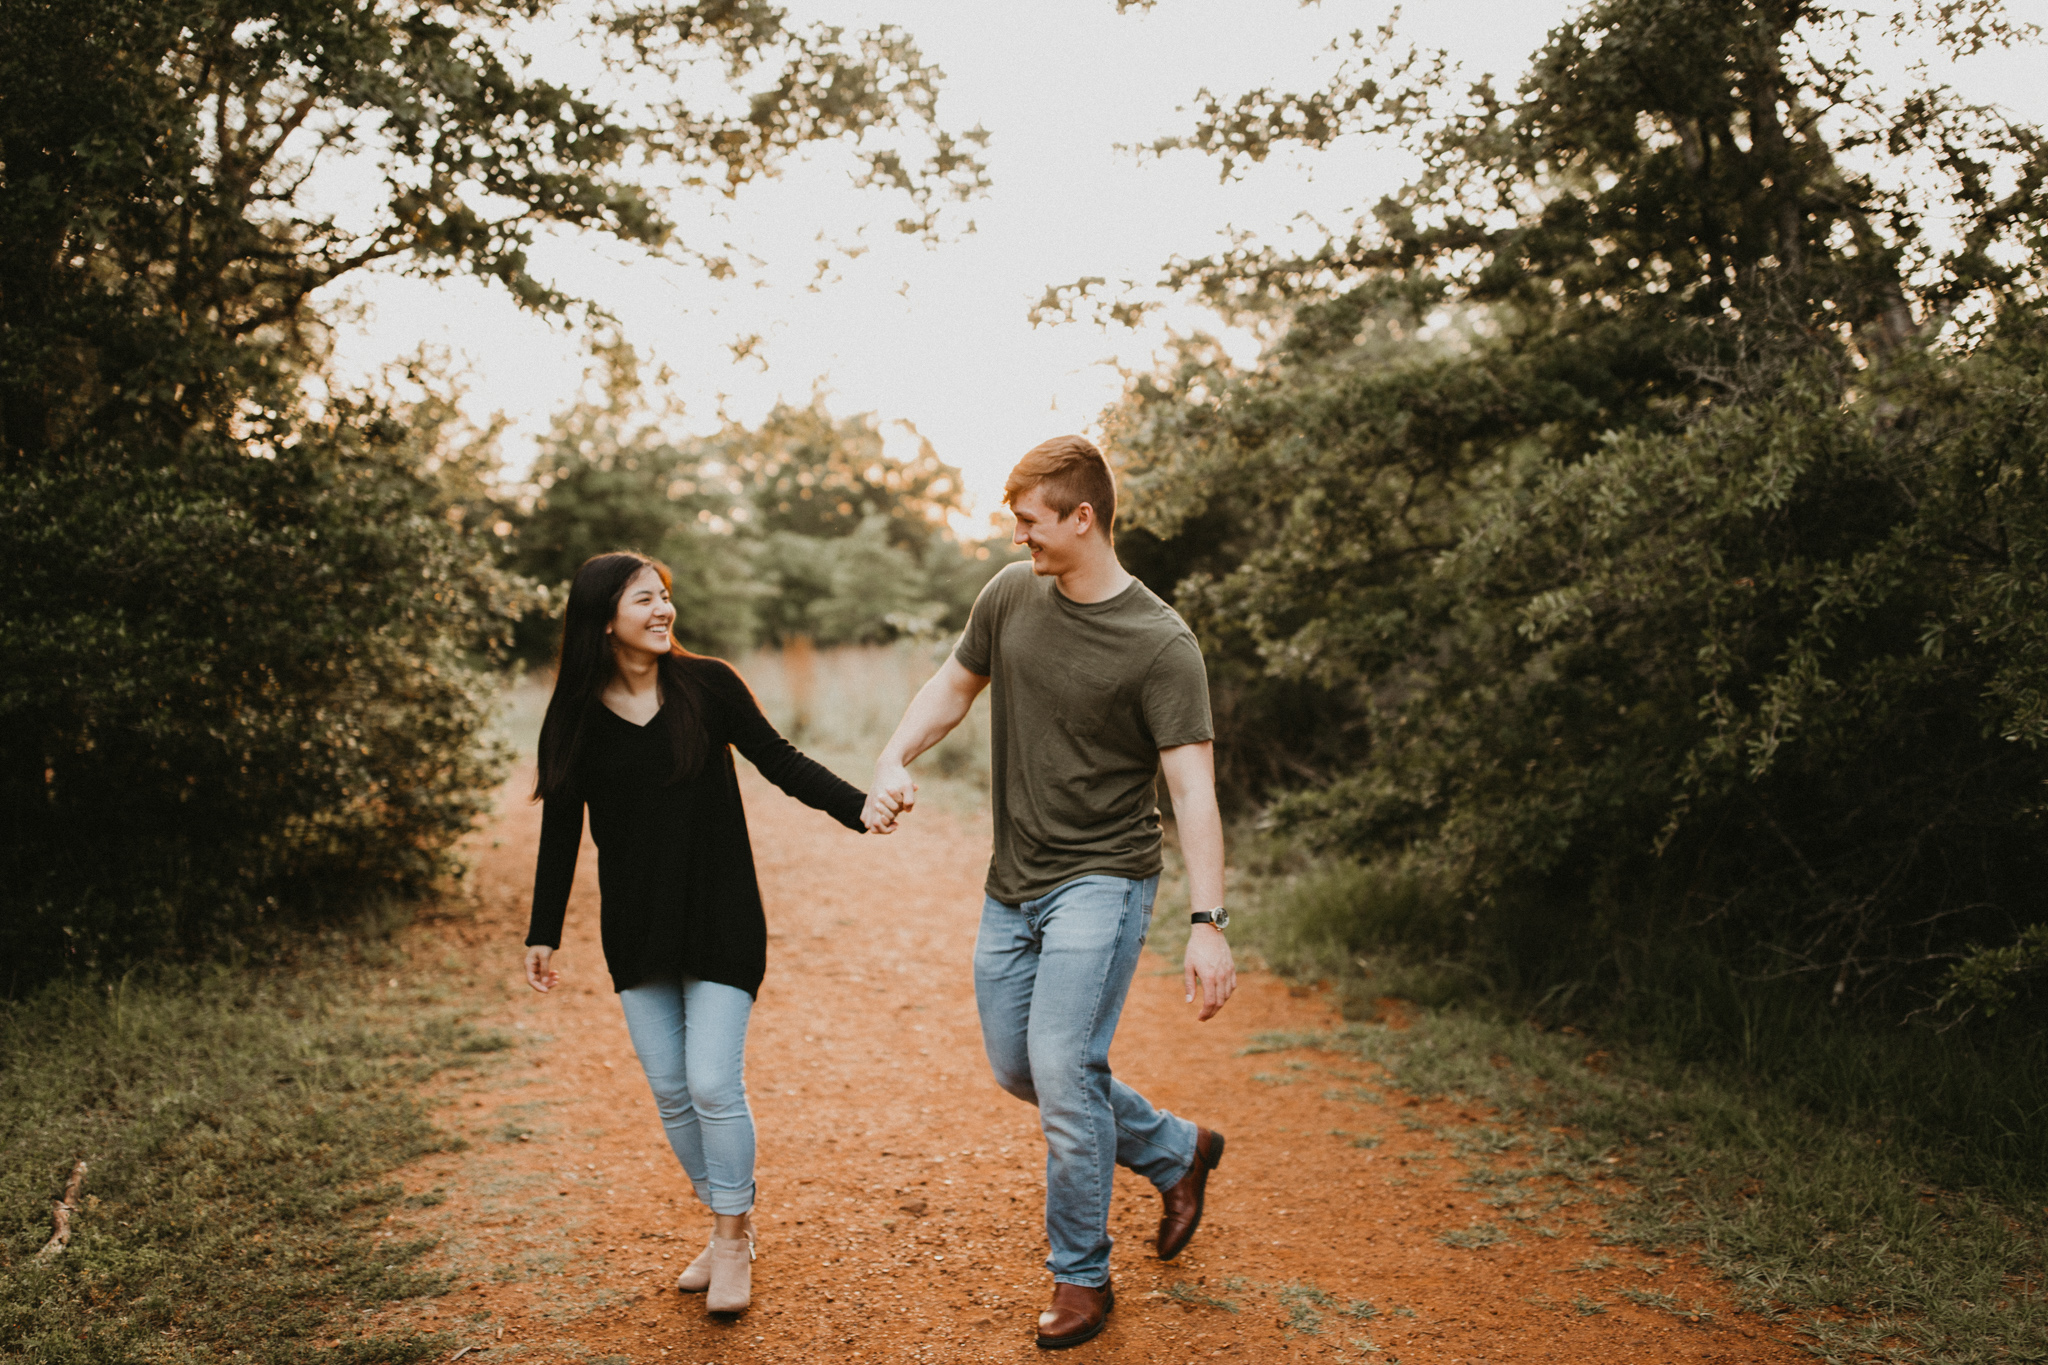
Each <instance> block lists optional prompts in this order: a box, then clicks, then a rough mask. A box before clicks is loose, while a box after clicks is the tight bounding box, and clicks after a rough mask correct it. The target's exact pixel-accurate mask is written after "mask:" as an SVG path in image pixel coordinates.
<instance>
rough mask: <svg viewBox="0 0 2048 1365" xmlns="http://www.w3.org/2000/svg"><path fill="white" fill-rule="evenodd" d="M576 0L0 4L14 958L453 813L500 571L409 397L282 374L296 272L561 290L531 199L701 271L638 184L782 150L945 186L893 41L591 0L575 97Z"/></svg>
mask: <svg viewBox="0 0 2048 1365" xmlns="http://www.w3.org/2000/svg"><path fill="white" fill-rule="evenodd" d="M571 13H572V12H571V11H570V10H569V9H568V8H567V7H566V6H563V5H560V4H557V3H553V2H552V0H349V3H343V4H339V5H337V4H304V3H281V4H270V5H262V4H247V3H235V2H233V0H172V2H171V3H155V2H154V0H152V2H151V3H141V2H140V0H81V2H80V3H69V0H66V3H56V2H55V0H20V3H10V4H8V5H7V6H5V7H0V530H4V534H5V535H6V537H7V543H8V545H9V546H10V554H9V555H8V556H7V558H6V560H5V563H4V566H0V601H4V603H5V607H6V613H7V614H6V624H5V630H4V634H0V641H4V646H5V659H4V662H5V668H4V669H0V672H4V673H5V675H6V679H7V681H6V686H5V688H4V690H0V721H4V723H0V803H4V809H5V823H6V828H7V829H8V831H9V837H8V839H7V840H6V848H5V854H4V858H5V862H4V865H0V880H4V883H5V885H4V888H0V898H4V909H0V925H4V927H0V945H4V947H5V949H6V951H7V955H8V961H9V970H10V973H13V974H14V975H13V976H12V977H11V979H12V980H15V981H25V980H32V979H34V978H35V977H36V976H37V975H39V974H41V973H43V972H46V971H49V970H55V969H59V968H62V967H64V966H65V965H67V964H68V965H74V966H76V965H90V964H92V963H94V962H97V963H100V964H105V963H109V962H112V961H115V960H118V959H119V958H120V957H121V956H123V955H133V954H136V953H143V952H152V951H172V950H185V951H196V950H205V949H207V948H209V947H211V946H214V945H216V944H217V943H218V942H219V941H220V939H221V937H222V936H223V935H227V934H232V933H235V932H239V931H240V929H241V928H243V927H245V926H247V925H248V924H249V923H250V922H251V921H252V920H255V919H257V918H259V917H277V916H284V915H289V914H293V913H299V914H324V913H338V912H340V911H342V910H345V909H347V908H348V907H350V906H352V905H354V904H358V903H360V901H361V899H362V898H363V897H364V896H365V895H371V894H377V893H380V892H399V893H405V892H410V891H416V890H418V889H419V888H420V887H421V886H423V885H424V884H425V883H426V882H427V881H428V880H429V879H430V878H431V877H432V876H433V875H435V873H436V872H437V871H438V870H439V869H441V868H442V867H443V866H445V854H446V851H447V850H448V848H449V847H450V846H451V844H452V843H453V841H454V840H455V839H456V838H457V837H458V836H459V835H460V834H461V833H462V831H463V830H464V829H465V828H467V826H468V823H469V821H470V819H471V817H472V816H473V814H474V813H475V812H476V810H477V809H478V808H479V807H478V802H479V800H480V799H481V798H480V796H479V793H480V791H481V790H482V789H483V788H484V787H486V786H487V785H488V783H489V781H490V780H491V773H492V769H491V765H490V764H489V763H488V762H485V761H484V760H483V757H482V756H481V750H480V745H481V743H482V737H483V735H484V730H485V724H486V721H487V717H488V695H487V689H486V687H485V686H484V680H483V678H482V675H480V674H479V673H478V672H477V671H476V667H475V662H476V661H477V660H478V659H481V658H483V657H485V656H486V654H487V652H488V651H489V650H490V649H493V648H497V647H500V646H501V645H502V644H503V643H504V641H505V640H506V638H507V636H508V635H509V627H510V624H511V620H512V618H514V617H516V616H517V615H518V614H519V613H520V612H521V611H522V610H523V607H524V602H523V601H522V600H521V593H520V590H519V589H518V586H517V585H516V584H515V583H514V582H513V581H512V580H510V579H508V578H507V577H506V576H505V575H504V574H503V573H501V572H500V571H499V570H498V569H496V568H495V567H494V561H495V558H496V546H495V543H494V542H495V541H496V539H497V537H495V536H494V535H492V534H490V533H489V529H488V527H487V526H484V525H481V524H479V517H478V515H477V514H478V513H479V512H480V511H481V510H482V509H483V505H484V503H485V502H487V499H484V498H483V497H482V495H481V493H480V491H479V489H478V488H477V487H476V486H475V483H476V480H475V479H474V478H473V477H472V476H473V474H474V472H475V471H474V470H466V469H465V462H464V458H463V453H462V452H461V451H459V450H456V449H453V448H451V446H450V441H451V440H452V439H453V437H452V436H451V434H450V431H449V429H448V428H447V427H446V425H445V423H444V422H442V421H441V414H439V413H438V410H436V409H435V408H434V405H433V404H428V405H426V406H425V407H420V406H417V405H415V406H408V405H405V404H400V403H395V402H393V401H390V400H389V399H388V398H379V397H377V396H375V395H350V394H347V393H331V394H328V395H327V396H325V397H324V398H323V399H322V400H321V402H320V403H318V404H317V405H316V404H314V403H312V402H310V401H309V400H308V398H307V393H306V387H305V382H306V380H307V379H309V378H311V377H318V376H320V371H321V362H322V337H323V333H322V330H321V325H320V324H321V311H320V307H319V305H318V297H319V291H320V290H322V289H323V288H325V287H326V286H328V285H330V284H332V283H334V282H335V281H337V280H340V279H342V278H344V277H346V276H348V275H349V274H350V273H351V272H355V271H359V270H363V269H366V268H369V267H372V266H381V267H382V268H385V269H399V270H406V271H411V272H413V273H417V274H422V275H426V276H443V275H449V274H454V273H458V272H460V273H468V274H472V275H475V276H479V277H481V278H483V279H485V280H487V281H491V282H494V283H496V284H498V285H502V286H503V287H504V288H505V289H506V290H507V291H508V292H509V293H510V294H511V296H512V297H513V298H514V299H516V300H517V301H518V302H519V303H520V304H521V305H522V306H524V307H527V308H530V309H535V310H538V311H542V312H547V313H555V314H565V313H570V312H572V311H574V310H575V309H576V308H577V307H578V305H577V303H576V301H575V300H572V299H569V298H567V297H565V296H564V295H563V294H561V293H560V292H559V291H557V290H556V289H554V288H553V287H552V286H551V285H550V284H549V283H548V282H547V281H545V280H541V279H537V278H535V277H534V275H533V274H532V273H531V270H530V268H529V262H528V257H527V249H528V247H529V246H530V244H531V243H532V241H533V240H534V237H535V234H536V233H537V232H539V231H541V230H543V229H549V228H562V229H581V230H591V231H598V232H603V233H607V234H609V235H611V236H613V237H615V238H618V239H620V240H623V241H626V242H630V243H634V244H637V245H639V246H641V247H644V248H645V249H647V250H649V251H652V252H659V253H662V254H665V255H667V256H669V257H672V258H675V259H680V260H695V261H698V262H700V263H701V264H702V265H703V266H704V267H705V268H707V269H710V270H712V271H714V272H720V271H725V270H728V269H730V268H731V267H730V265H729V263H727V262H725V261H724V260H722V259H721V258H720V257H719V256H717V255H716V254H715V253H713V252H710V251H707V250H706V249H705V248H704V245H703V244H701V243H692V242H689V241H686V240H683V238H682V235H681V234H680V233H679V232H678V230H677V228H676V226H675V221H674V216H673V215H672V214H671V212H670V211H669V210H668V209H667V208H666V207H665V200H664V196H663V195H662V194H661V193H660V192H659V191H658V190H657V189H656V188H654V186H656V185H657V184H658V183H660V182H663V181H667V182H672V183H673V184H674V185H676V186H677V188H678V192H680V193H708V194H714V195H716V194H732V193H737V192H739V191H740V190H742V189H743V188H744V186H745V185H746V184H748V183H749V182H750V181H753V180H756V179H759V178H761V177H763V176H770V175H773V174H775V173H776V170H777V168H778V166H779V165H780V164H781V162H782V161H783V159H784V158H785V157H786V156H787V155H788V154H789V153H790V152H791V151H793V150H794V149H796V148H798V147H800V146H802V145H805V144H808V143H814V142H819V141H837V142H841V143H844V144H846V146H847V147H848V150H849V154H850V155H851V156H853V157H854V158H855V159H856V160H857V162H858V163H859V164H860V165H861V166H862V167H863V174H864V176H865V178H866V180H867V182H868V183H870V184H871V185H874V186H877V187H879V188H882V189H885V190H889V191H891V192H893V193H896V194H898V195H900V196H902V197H904V198H905V199H906V200H907V202H908V204H909V205H910V208H909V211H908V213H906V214H905V216H904V219H903V222H902V223H901V224H899V226H902V227H904V228H905V229H906V230H908V231H917V232H929V231H932V230H933V224H934V221H935V220H934V217H933V215H934V213H935V211H936V206H937V205H938V203H939V202H940V201H941V200H943V199H944V198H946V197H948V196H950V195H953V194H956V193H958V194H965V193H971V192H972V191H973V190H974V188H975V187H976V186H977V185H978V184H979V183H980V174H981V172H980V166H979V163H978V162H977V161H976V160H975V159H974V157H973V155H972V153H971V150H969V146H968V145H967V144H971V142H972V141H973V140H974V139H975V138H978V137H979V134H973V135H970V136H969V138H967V139H966V140H965V141H964V142H963V140H961V139H955V138H954V137H952V136H951V135H949V134H947V133H945V132H943V131H942V130H940V129H939V128H938V127H937V125H936V123H935V121H934V99H935V95H936V81H937V73H936V72H935V71H933V70H932V69H931V68H929V67H928V66H926V65H925V64H924V62H923V61H922V59H921V58H920V57H919V55H918V53H917V51H916V48H915V46H914V45H913V44H912V43H911V42H910V40H909V39H908V38H907V36H906V35H904V34H902V33H901V32H900V31H897V30H893V29H881V30H877V31H875V32H872V33H850V32H847V31H845V30H842V29H836V28H831V27H825V26H816V27H809V28H803V27H798V26H796V25H793V24H792V23H790V22H789V20H788V18H787V16H786V14H785V13H784V11H782V10H781V9H780V8H778V7H776V6H774V5H772V4H767V3H760V2H759V0H720V2H719V3H710V4H700V5H689V4H668V3H661V2H660V0H650V2H649V3H631V0H600V2H599V4H598V5H597V6H596V7H595V9H594V11H589V12H586V11H583V10H577V11H575V12H574V18H575V19H577V20H581V21H582V22H581V27H580V28H579V29H578V30H577V32H578V34H579V36H580V37H582V38H583V39H584V40H586V41H587V43H588V44H589V45H590V46H591V48H592V49H593V50H594V51H596V52H597V53H598V54H599V56H600V58H601V60H602V62H603V64H604V76H603V78H602V80H601V81H600V82H599V85H600V86H601V87H602V89H603V90H604V91H605V92H609V93H602V94H601V93H598V91H597V90H595V89H586V88H582V87H579V86H577V85H575V84H573V83H570V82H565V81H561V80H555V79H550V78H548V77H547V76H546V75H545V74H543V73H544V72H545V70H546V68H547V66H548V62H547V60H546V57H547V51H546V45H547V44H548V43H549V42H551V41H553V40H554V39H556V38H559V37H560V36H562V34H563V33H564V32H565V27H564V26H565V24H567V23H568V22H571ZM536 44H538V45H539V46H538V47H536V46H535V45H536ZM692 73H695V75H696V77H697V78H692V79H685V77H690V76H692ZM706 73H710V74H712V79H710V80H708V81H707V80H705V79H702V78H701V77H702V76H703V75H704V74H706ZM685 91H687V92H688V93H687V94H685V93H681V92H685ZM337 173H339V174H341V175H342V176H343V177H344V178H347V179H348V180H349V183H350V184H351V185H352V186H355V187H358V188H359V187H360V186H363V185H368V186H369V187H370V189H369V192H367V193H354V194H350V195H343V194H342V193H340V189H339V185H338V183H337V182H334V181H333V180H331V179H330V177H331V176H333V175H334V174H337Z"/></svg>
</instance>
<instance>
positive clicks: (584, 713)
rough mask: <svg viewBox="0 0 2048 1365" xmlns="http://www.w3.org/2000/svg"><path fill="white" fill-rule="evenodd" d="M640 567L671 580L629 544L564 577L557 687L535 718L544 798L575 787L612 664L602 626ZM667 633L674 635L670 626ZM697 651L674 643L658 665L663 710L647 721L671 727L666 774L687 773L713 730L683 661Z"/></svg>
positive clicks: (538, 792) (537, 785)
mask: <svg viewBox="0 0 2048 1365" xmlns="http://www.w3.org/2000/svg"><path fill="white" fill-rule="evenodd" d="M642 569H652V570H654V571H655V572H656V573H658V574H660V575H661V585H662V587H664V588H667V587H668V586H669V585H670V583H671V582H672V579H671V576H670V574H669V571H668V566H667V565H665V564H662V563H661V562H660V561H658V560H654V559H649V558H648V557H647V556H646V555H643V554H640V553H638V552H637V551H633V550H621V551H618V552H615V553H613V554H604V555H592V556H591V557H590V558H588V559H586V560H584V561H583V566H582V567H581V568H579V569H577V570H576V577H575V580H574V581H573V582H571V583H570V584H569V606H568V610H566V611H565V612H563V614H562V649H561V654H560V656H559V659H558V661H557V667H556V672H555V690H554V693H553V695H551V696H550V697H549V698H548V713H547V718H546V719H545V720H543V721H542V722H541V725H540V772H539V774H538V776H537V777H536V779H535V782H534V792H533V794H534V795H535V796H537V797H540V798H543V799H546V798H549V797H556V796H568V795H574V794H576V791H577V787H576V768H577V760H578V759H580V758H581V757H582V755H583V748H584V739H585V736H586V735H587V734H588V733H589V729H590V725H591V723H592V722H593V721H594V720H596V719H597V710H598V708H599V707H601V706H603V705H604V702H603V701H601V700H600V699H599V698H600V697H601V696H602V695H603V693H604V690H605V688H606V687H607V686H609V685H610V683H611V680H612V674H613V672H614V671H615V669H616V667H617V665H616V663H615V662H614V659H613V655H612V640H611V636H610V635H609V634H607V633H606V631H605V627H606V626H608V625H610V624H611V623H612V618H613V617H615V616H617V615H618V612H619V599H620V598H621V597H623V596H625V593H626V585H627V584H628V583H631V582H632V581H633V579H634V578H635V577H636V576H637V575H638V574H639V573H640V571H641V570H642ZM669 638H670V640H671V641H673V640H674V638H675V634H674V631H673V629H671V631H670V634H669ZM696 657H697V656H696V655H694V654H692V653H690V652H689V651H688V650H686V649H684V648H683V647H682V646H681V645H679V644H673V643H672V644H671V645H670V646H669V653H668V655H667V656H666V657H665V658H663V659H662V660H661V661H660V663H659V664H658V665H657V672H658V675H659V677H660V682H661V713H660V714H659V715H658V716H657V717H656V718H655V719H654V721H653V722H651V723H652V724H656V725H659V726H661V727H662V729H663V730H664V731H666V732H667V734H668V739H669V747H670V749H671V751H672V752H673V754H674V756H675V766H674V768H673V769H672V770H671V772H670V780H671V781H677V780H680V779H682V778H685V777H688V776H690V775H691V774H692V773H694V772H696V771H697V769H698V768H699V767H700V766H701V765H702V764H703V762H704V757H705V750H706V749H708V748H709V747H710V736H709V733H708V732H707V731H706V730H705V728H704V699H703V696H702V694H701V693H700V691H699V690H698V687H697V683H696V680H695V679H693V678H692V677H690V675H689V670H688V668H687V667H686V666H685V661H686V660H690V659H694V658H696Z"/></svg>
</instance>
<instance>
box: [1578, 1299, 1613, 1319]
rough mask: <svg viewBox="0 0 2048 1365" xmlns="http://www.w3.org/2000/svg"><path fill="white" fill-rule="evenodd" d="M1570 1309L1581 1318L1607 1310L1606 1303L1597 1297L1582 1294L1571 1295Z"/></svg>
mask: <svg viewBox="0 0 2048 1365" xmlns="http://www.w3.org/2000/svg"><path fill="white" fill-rule="evenodd" d="M1572 1311H1573V1312H1574V1313H1577V1314H1578V1315H1579V1316H1580V1317H1582V1318H1590V1317H1593V1316H1595V1315H1597V1314H1600V1313H1605V1312H1606V1311H1607V1305H1606V1304H1604V1303H1602V1302H1600V1300H1598V1299H1590V1298H1587V1297H1586V1296H1585V1295H1584V1294H1574V1295H1572Z"/></svg>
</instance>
